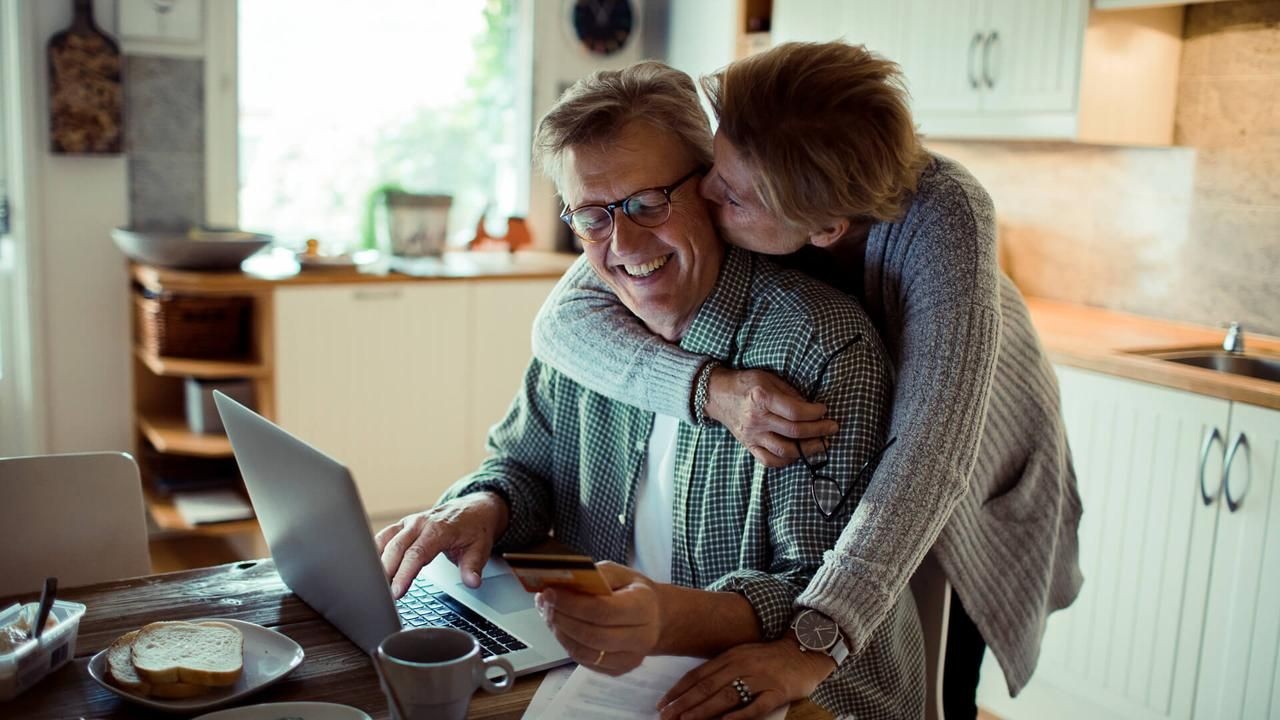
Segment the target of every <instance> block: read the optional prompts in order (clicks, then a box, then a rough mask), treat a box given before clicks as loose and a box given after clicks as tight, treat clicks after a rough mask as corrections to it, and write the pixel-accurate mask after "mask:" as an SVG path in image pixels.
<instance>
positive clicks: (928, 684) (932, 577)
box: [911, 554, 951, 720]
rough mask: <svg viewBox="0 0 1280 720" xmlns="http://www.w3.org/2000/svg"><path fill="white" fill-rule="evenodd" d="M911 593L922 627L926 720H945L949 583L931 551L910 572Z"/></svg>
mask: <svg viewBox="0 0 1280 720" xmlns="http://www.w3.org/2000/svg"><path fill="white" fill-rule="evenodd" d="M911 594H912V595H913V596H914V597H915V601H916V612H918V613H919V614H920V626H921V628H922V629H923V630H924V679H925V688H926V692H927V695H926V696H925V703H924V717H925V720H945V718H944V717H943V712H942V671H943V669H944V666H945V664H946V663H945V661H946V657H947V623H948V621H949V620H950V617H951V583H950V582H948V581H947V576H946V575H945V574H944V573H943V572H942V566H941V565H939V564H938V561H937V560H934V559H933V555H932V554H929V555H925V557H924V562H923V563H921V564H920V567H919V568H918V569H917V570H916V573H915V574H914V575H912V576H911Z"/></svg>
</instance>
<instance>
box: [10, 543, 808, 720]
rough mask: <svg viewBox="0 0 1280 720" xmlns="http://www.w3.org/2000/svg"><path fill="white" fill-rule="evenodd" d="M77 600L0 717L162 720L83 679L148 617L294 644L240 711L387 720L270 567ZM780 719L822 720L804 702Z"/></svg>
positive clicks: (373, 678) (133, 583) (483, 711)
mask: <svg viewBox="0 0 1280 720" xmlns="http://www.w3.org/2000/svg"><path fill="white" fill-rule="evenodd" d="M59 597H60V598H62V599H64V600H74V601H76V602H80V603H84V604H85V605H86V606H88V610H87V611H86V612H85V615H84V617H83V618H81V620H80V634H79V638H78V640H77V641H76V654H75V658H74V659H73V660H72V661H71V662H69V663H67V664H66V665H65V666H63V667H62V668H61V669H60V670H58V671H57V672H55V673H53V674H52V675H50V676H48V677H46V678H44V679H43V680H41V681H40V682H39V683H38V684H37V685H36V686H35V687H32V688H31V689H29V690H27V691H26V692H25V693H23V694H22V695H19V696H18V697H17V698H16V699H14V700H12V701H10V702H8V703H3V704H0V717H4V718H23V720H42V719H45V718H48V719H49V720H53V719H55V718H56V719H57V720H63V719H64V718H81V717H83V718H139V719H144V718H172V717H174V716H173V715H167V714H164V713H159V712H155V711H150V710H147V709H145V708H143V707H141V706H139V705H134V704H131V703H128V702H125V701H124V700H123V699H121V698H119V697H117V696H116V695H114V694H112V693H110V692H108V691H107V690H104V689H103V688H101V687H99V686H98V684H97V683H95V682H94V681H93V679H92V678H91V677H89V670H88V664H89V658H91V657H93V655H94V654H96V653H97V652H98V651H100V650H102V649H104V648H106V647H107V646H108V645H110V644H111V641H112V640H114V639H116V638H117V637H119V636H120V635H122V634H123V633H125V632H128V631H129V630H133V629H136V628H138V627H140V626H142V625H145V624H147V623H149V622H153V621H156V620H188V619H193V618H199V617H226V618H234V619H236V620H246V621H248V622H254V623H257V624H259V625H263V626H265V627H269V628H272V629H274V630H277V631H279V632H281V633H283V634H285V635H287V636H289V637H290V638H292V639H293V640H294V641H296V642H297V643H298V644H300V645H302V647H303V649H304V650H305V651H306V654H307V656H306V659H305V660H303V662H302V665H300V666H299V667H298V668H297V669H295V670H294V671H293V672H292V673H290V674H289V675H288V676H286V677H285V678H284V679H283V680H281V681H280V682H278V683H276V684H275V685H272V686H271V687H269V688H267V689H265V690H263V691H262V692H260V693H256V694H254V695H252V696H250V697H249V698H248V699H246V700H244V701H242V703H241V704H251V703H265V702H287V701H300V700H311V701H317V702H335V703H343V704H346V705H353V706H355V707H358V708H360V709H362V710H364V711H365V712H367V713H369V714H370V715H372V716H373V717H374V718H375V719H376V720H386V719H387V718H390V712H389V711H388V710H387V703H386V700H385V699H384V698H383V696H382V691H381V690H380V689H379V687H378V678H377V675H376V674H375V673H374V670H373V665H372V663H371V661H370V660H369V657H368V656H367V655H365V654H364V653H363V652H361V651H360V650H359V649H358V648H357V647H356V646H355V645H353V644H352V643H351V642H350V641H349V640H347V639H346V637H344V636H343V635H342V634H341V633H339V632H338V630H337V629H336V628H334V627H333V626H332V625H330V624H329V623H328V622H327V621H326V620H324V619H323V618H321V617H320V616H319V615H318V614H316V612H315V611H314V610H312V609H311V608H310V607H308V606H307V605H306V604H304V603H303V602H302V601H301V600H299V599H298V598H297V596H295V595H294V594H293V593H292V592H290V591H289V589H288V588H287V587H285V585H284V583H283V582H282V581H281V580H280V576H279V575H277V574H276V570H275V564H274V563H273V562H272V561H271V560H258V561H250V562H239V563H228V564H226V565H218V566H215V567H210V568H203V569H200V570H189V571H185V572H177V573H168V574H165V575H149V576H145V577H139V578H133V579H130V580H121V581H116V582H107V583H101V584H98V585H89V586H87V587H83V588H75V589H69V590H66V591H64V592H60V593H59ZM35 599H37V598H36V596H34V595H25V596H14V597H10V598H0V607H8V606H9V605H10V604H12V603H13V602H15V601H22V602H30V601H33V600H35ZM541 682H542V675H541V674H540V673H539V674H534V675H529V676H526V677H523V678H521V679H519V680H518V681H516V685H515V687H514V688H512V690H511V692H509V693H505V694H503V695H490V694H487V693H485V692H477V693H476V696H475V699H474V700H472V702H471V713H470V717H472V718H502V719H503V720H506V719H508V718H509V719H511V720H516V719H518V718H520V717H521V715H523V714H524V709H525V707H526V706H527V705H528V704H529V701H530V700H531V699H532V698H533V694H534V692H536V691H537V689H538V685H539V684H540V683H541ZM787 717H788V718H798V719H800V720H809V719H812V718H824V717H829V716H828V715H827V714H826V713H824V712H823V711H822V710H820V709H819V708H818V707H817V706H815V705H813V704H812V703H809V702H804V703H798V704H796V705H795V706H793V707H792V708H791V710H790V712H789V713H788V715H787Z"/></svg>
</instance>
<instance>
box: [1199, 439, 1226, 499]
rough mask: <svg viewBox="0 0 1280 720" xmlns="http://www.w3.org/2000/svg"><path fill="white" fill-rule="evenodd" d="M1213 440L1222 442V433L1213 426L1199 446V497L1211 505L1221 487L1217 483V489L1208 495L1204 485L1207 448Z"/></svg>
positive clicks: (1211, 444) (1207, 459) (1207, 457)
mask: <svg viewBox="0 0 1280 720" xmlns="http://www.w3.org/2000/svg"><path fill="white" fill-rule="evenodd" d="M1214 442H1219V443H1221V442H1222V433H1220V432H1218V428H1214V429H1213V432H1212V433H1210V434H1209V435H1206V436H1205V438H1204V444H1203V445H1201V446H1200V498H1201V499H1202V500H1204V504H1205V505H1212V504H1213V501H1214V499H1215V498H1217V497H1218V491H1219V490H1221V489H1222V483H1221V482H1219V483H1218V490H1214V491H1213V494H1212V495H1210V494H1209V491H1208V490H1206V489H1205V486H1204V466H1205V465H1206V464H1208V462H1209V448H1210V447H1213V443H1214Z"/></svg>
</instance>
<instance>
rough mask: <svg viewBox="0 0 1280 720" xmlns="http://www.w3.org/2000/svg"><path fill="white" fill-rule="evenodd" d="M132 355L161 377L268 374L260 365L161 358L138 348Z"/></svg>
mask: <svg viewBox="0 0 1280 720" xmlns="http://www.w3.org/2000/svg"><path fill="white" fill-rule="evenodd" d="M133 354H134V355H136V356H137V357H138V359H139V360H141V361H142V364H143V365H146V366H147V369H148V370H150V371H151V372H153V373H155V374H156V375H160V376H162V377H198V378H263V377H266V376H267V375H268V374H269V373H268V372H267V366H266V365H263V364H262V363H254V362H233V361H227V360H196V359H192V358H171V357H161V356H159V355H154V354H152V353H149V352H147V351H146V350H144V349H142V348H140V347H135V348H134V349H133Z"/></svg>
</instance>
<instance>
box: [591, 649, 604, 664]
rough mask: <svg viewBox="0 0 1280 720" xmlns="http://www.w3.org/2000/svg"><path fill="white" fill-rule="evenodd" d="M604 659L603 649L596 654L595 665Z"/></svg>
mask: <svg viewBox="0 0 1280 720" xmlns="http://www.w3.org/2000/svg"><path fill="white" fill-rule="evenodd" d="M603 661H604V651H603V650H601V651H600V654H599V655H597V656H596V661H595V662H594V663H593V664H594V665H599V664H600V663H601V662H603Z"/></svg>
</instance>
